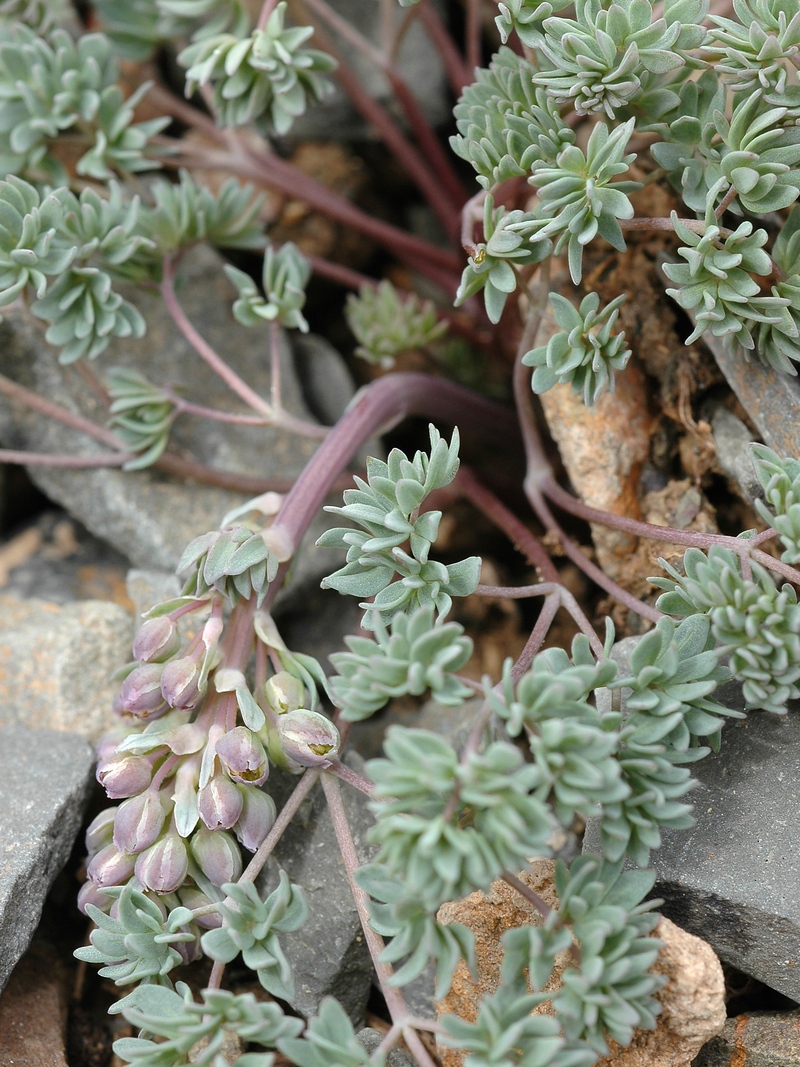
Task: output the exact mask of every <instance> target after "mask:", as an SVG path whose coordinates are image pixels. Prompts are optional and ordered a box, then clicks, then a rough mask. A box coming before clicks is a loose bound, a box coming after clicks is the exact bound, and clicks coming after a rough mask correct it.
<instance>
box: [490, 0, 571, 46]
mask: <svg viewBox="0 0 800 1067" xmlns="http://www.w3.org/2000/svg"><path fill="white" fill-rule="evenodd" d="M569 3H570V0H554V2H552V3H551V2H550V0H506V3H504V4H498V9H499V11H500V14H499V15H496V16H495V20H494V21H495V25H496V26H497V29H498V31H499V33H500V39H501V40H502V42H503V44H505V43H506V41H507V40H508V38H509V37H510V36H511V34H512V33H516V35H517V37H519V39H520V41H522V43H523V44H525V45H527V46H528V47H529V48H534V47H535V46H536V45H537V44H538V43H539V41H540V40H541V38H542V32H543V31H542V22H543V21H544V20H545V19H546V18H549V17H550V16H551V15H553V14H555V12H556V11H562V10H563V9H564V8H565V7H569Z"/></svg>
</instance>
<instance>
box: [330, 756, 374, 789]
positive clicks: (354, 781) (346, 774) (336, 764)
mask: <svg viewBox="0 0 800 1067" xmlns="http://www.w3.org/2000/svg"><path fill="white" fill-rule="evenodd" d="M325 769H326V770H327V771H329V772H330V773H331V774H335V775H336V777H337V778H341V779H342V781H343V782H347V783H348V785H352V786H353V787H354V788H355V789H358V790H359V792H361V793H364V794H365V796H368V797H371V796H372V791H373V788H374V787H373V784H372V782H371V781H370V780H369V778H365V777H364V775H363V774H359V773H358V771H354V770H353V769H352V767H348V766H347V764H346V763H342V761H341V760H338V759H337V760H333V761H332V762H331V764H330V765H329V766H328V767H326V768H325Z"/></svg>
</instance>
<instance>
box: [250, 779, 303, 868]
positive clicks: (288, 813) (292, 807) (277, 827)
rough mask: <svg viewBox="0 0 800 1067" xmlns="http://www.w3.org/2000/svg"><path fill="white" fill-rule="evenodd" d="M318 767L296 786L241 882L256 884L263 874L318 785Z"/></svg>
mask: <svg viewBox="0 0 800 1067" xmlns="http://www.w3.org/2000/svg"><path fill="white" fill-rule="evenodd" d="M320 773H321V772H320V770H319V768H318V767H309V768H308V770H307V771H306V772H305V774H304V775H303V777H302V778H301V779H300V781H299V782H298V783H297V785H296V786H295V789H294V792H293V793H292V795H291V796H290V797H289V799H288V800H287V801H286V803H285V804H284V805H283V807H282V808H281V811H280V814H279V815H278V817H277V819H276V820H275V822H274V823H273V825H272V829H271V830H270V832H269V833H268V834H267V836H266V837H265V838H264V840H263V841H262V842H261V844H260V845H259V847H258V851H257V852H256V853H255V855H254V856H253V858H252V859H251V860H250V862H249V863H248V865H247V866H246V867H245V869H244V873H243V874H242V876H241V877H240V879H239V881H240V882H254V881H255V880H256V878H258V876H259V874H260V873H261V869H262V868H263V866H264V864H265V863H266V862H267V860H268V859H269V857H270V856H271V854H272V851H273V849H274V848H275V846H276V845H277V844H278V842H279V841H280V839H281V838H282V837H283V835H284V833H285V832H286V829H287V827H288V826H289V823H290V822H291V821H292V819H293V818H294V817H295V815H296V814H297V812H298V810H299V808H300V805H301V804H302V803H303V801H304V800H305V799H306V797H307V796H308V794H309V793H310V792H311V790H312V789H313V788H314V786H315V785H316V783H317V779H318V778H319V776H320Z"/></svg>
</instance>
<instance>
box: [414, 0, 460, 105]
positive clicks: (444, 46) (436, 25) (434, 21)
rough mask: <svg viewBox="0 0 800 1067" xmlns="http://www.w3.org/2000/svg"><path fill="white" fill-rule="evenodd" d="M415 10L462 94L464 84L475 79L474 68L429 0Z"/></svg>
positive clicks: (449, 77) (456, 91) (453, 82)
mask: <svg viewBox="0 0 800 1067" xmlns="http://www.w3.org/2000/svg"><path fill="white" fill-rule="evenodd" d="M415 10H416V11H418V12H419V17H420V19H421V20H422V22H423V24H424V26H425V29H426V30H427V31H428V36H429V37H430V39H431V40H432V41H433V43H434V45H435V46H436V51H437V52H438V53H439V55H440V56H441V57H442V62H443V63H444V68H445V70H446V71H447V77H448V79H449V80H450V86H451V88H452V90H453V92H454V93H455V94H456V96H460V95H461V92H462V90H463V88H464V86H465V85H469V84H470V83H471V82H472V80H473V75H472V68H471V67H470V66H469V64H468V63H467V62H466V61H465V60H464V59H462V57H461V54H460V52H459V51H458V49H457V48H456V46H455V44H454V43H453V38H452V37H451V36H450V34H449V33H448V32H447V29H446V28H445V26H444V24H443V22H442V20H441V19H440V18H439V15H438V14H437V12H436V11H435V10H434V9H433V7H432V6H431V4H430V3H429V2H428V0H422V3H421V4H419V6H418V7H417V8H416V9H415Z"/></svg>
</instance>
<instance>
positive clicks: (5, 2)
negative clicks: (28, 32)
mask: <svg viewBox="0 0 800 1067" xmlns="http://www.w3.org/2000/svg"><path fill="white" fill-rule="evenodd" d="M74 15H75V13H74V11H73V10H72V7H71V5H70V4H69V3H68V2H67V0H0V22H12V23H13V22H17V23H22V24H23V25H24V26H29V27H30V28H31V29H32V30H35V31H36V32H37V33H46V32H47V31H48V30H49V29H51V28H52V27H53V26H54V25H56V24H57V23H59V22H67V21H69V19H70V18H74Z"/></svg>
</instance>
